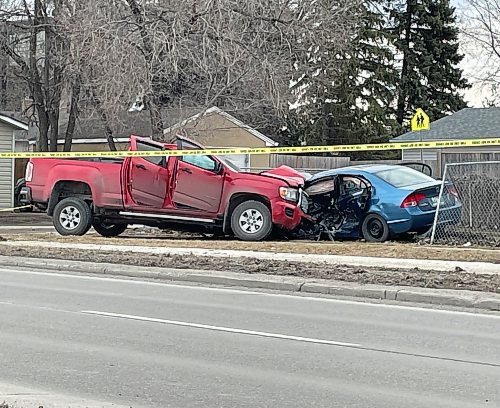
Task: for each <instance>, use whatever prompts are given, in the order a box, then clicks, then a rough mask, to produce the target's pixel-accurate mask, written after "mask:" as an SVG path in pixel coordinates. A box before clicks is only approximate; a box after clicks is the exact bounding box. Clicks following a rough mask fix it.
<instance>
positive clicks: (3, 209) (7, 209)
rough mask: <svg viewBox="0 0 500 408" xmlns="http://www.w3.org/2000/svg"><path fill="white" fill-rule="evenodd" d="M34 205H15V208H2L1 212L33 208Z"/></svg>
mask: <svg viewBox="0 0 500 408" xmlns="http://www.w3.org/2000/svg"><path fill="white" fill-rule="evenodd" d="M31 207H33V206H32V205H23V206H22V207H13V208H1V209H0V212H13V211H16V210H22V209H23V208H31Z"/></svg>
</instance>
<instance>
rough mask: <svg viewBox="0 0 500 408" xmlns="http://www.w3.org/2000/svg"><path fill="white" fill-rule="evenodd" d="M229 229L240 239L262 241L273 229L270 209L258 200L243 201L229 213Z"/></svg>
mask: <svg viewBox="0 0 500 408" xmlns="http://www.w3.org/2000/svg"><path fill="white" fill-rule="evenodd" d="M245 220H246V221H245ZM231 229H232V230H233V233H234V235H236V237H237V238H239V239H241V240H242V241H262V240H264V239H266V238H267V237H268V236H269V235H270V234H271V232H272V230H273V219H272V216H271V211H270V210H269V208H268V207H267V206H266V205H265V204H262V203H261V202H259V201H253V200H250V201H245V202H243V203H241V204H239V205H238V206H237V207H236V208H235V209H234V211H233V213H232V214H231Z"/></svg>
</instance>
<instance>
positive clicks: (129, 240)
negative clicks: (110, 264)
mask: <svg viewBox="0 0 500 408" xmlns="http://www.w3.org/2000/svg"><path fill="white" fill-rule="evenodd" d="M2 235H3V237H4V238H6V239H8V240H11V241H23V240H31V241H45V242H59V243H69V244H70V243H86V244H88V243H91V244H100V245H137V246H151V247H181V248H205V249H232V250H245V251H266V252H284V253H305V254H332V255H352V256H370V257H387V258H408V259H439V260H454V261H478V262H493V263H500V250H499V249H477V248H450V247H438V246H432V247H431V246H424V245H418V244H415V243H384V244H370V243H366V242H359V241H354V242H329V241H322V242H313V241H266V242H241V241H237V240H232V239H225V240H214V239H209V238H205V239H202V238H200V237H186V235H180V234H178V235H176V234H163V235H161V234H154V233H153V234H151V235H150V234H147V235H145V234H139V233H137V232H134V231H130V232H127V233H125V234H124V235H123V236H120V237H118V238H103V237H100V236H98V235H95V234H87V235H85V236H83V237H61V236H59V235H56V234H50V233H38V234H33V233H30V234H26V233H25V234H2Z"/></svg>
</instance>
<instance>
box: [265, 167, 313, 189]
mask: <svg viewBox="0 0 500 408" xmlns="http://www.w3.org/2000/svg"><path fill="white" fill-rule="evenodd" d="M259 174H261V175H262V176H267V177H273V178H276V179H279V180H283V181H286V182H287V183H288V184H289V185H290V186H291V187H299V186H303V185H304V181H305V176H304V175H303V174H302V173H300V172H298V171H297V170H295V169H292V168H291V167H288V166H279V167H277V168H275V169H272V170H267V171H263V172H262V173H259Z"/></svg>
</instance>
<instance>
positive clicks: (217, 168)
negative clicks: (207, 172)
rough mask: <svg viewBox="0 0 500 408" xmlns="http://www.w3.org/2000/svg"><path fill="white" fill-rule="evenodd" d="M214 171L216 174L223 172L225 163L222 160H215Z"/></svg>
mask: <svg viewBox="0 0 500 408" xmlns="http://www.w3.org/2000/svg"><path fill="white" fill-rule="evenodd" d="M214 172H215V173H216V174H222V173H223V172H224V165H223V164H222V163H221V162H220V161H216V162H215V168H214Z"/></svg>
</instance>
